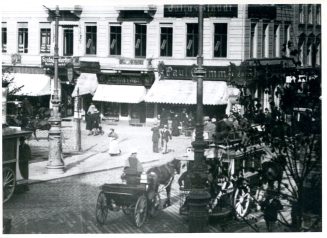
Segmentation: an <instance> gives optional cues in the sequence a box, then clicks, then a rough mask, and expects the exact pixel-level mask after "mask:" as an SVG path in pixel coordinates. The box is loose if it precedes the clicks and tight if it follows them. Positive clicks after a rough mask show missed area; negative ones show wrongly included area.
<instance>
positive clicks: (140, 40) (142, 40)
mask: <svg viewBox="0 0 327 238" xmlns="http://www.w3.org/2000/svg"><path fill="white" fill-rule="evenodd" d="M145 56H146V25H145V24H135V57H145Z"/></svg>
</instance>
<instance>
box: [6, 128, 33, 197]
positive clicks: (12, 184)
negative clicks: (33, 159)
mask: <svg viewBox="0 0 327 238" xmlns="http://www.w3.org/2000/svg"><path fill="white" fill-rule="evenodd" d="M31 134H32V132H31V131H21V130H18V129H17V128H10V127H5V128H3V131H2V158H3V159H2V176H3V179H2V189H3V202H7V201H8V200H9V199H10V198H11V197H12V196H13V194H14V192H15V189H16V186H17V185H23V184H26V183H27V182H28V178H27V177H26V175H25V173H24V171H25V170H26V166H27V169H28V165H26V164H28V161H22V157H23V156H24V157H30V156H31V155H30V154H29V155H27V154H24V155H21V154H20V153H21V152H22V150H20V139H21V138H22V137H25V138H26V137H30V136H31ZM24 153H28V151H24Z"/></svg>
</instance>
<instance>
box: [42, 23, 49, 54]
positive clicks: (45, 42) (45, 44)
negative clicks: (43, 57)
mask: <svg viewBox="0 0 327 238" xmlns="http://www.w3.org/2000/svg"><path fill="white" fill-rule="evenodd" d="M40 41H41V42H40V52H41V53H50V46H51V29H50V28H42V29H41V30H40Z"/></svg>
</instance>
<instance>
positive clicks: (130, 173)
mask: <svg viewBox="0 0 327 238" xmlns="http://www.w3.org/2000/svg"><path fill="white" fill-rule="evenodd" d="M142 172H143V166H142V164H141V162H140V161H139V160H138V159H137V149H136V148H133V149H132V150H131V155H130V156H129V157H128V159H127V160H126V164H125V167H124V173H123V174H122V176H121V179H124V180H126V183H127V184H132V185H135V184H139V183H140V175H141V173H142Z"/></svg>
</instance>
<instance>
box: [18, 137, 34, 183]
mask: <svg viewBox="0 0 327 238" xmlns="http://www.w3.org/2000/svg"><path fill="white" fill-rule="evenodd" d="M31 157H32V153H31V148H30V147H29V145H28V144H25V143H24V144H22V145H20V146H19V170H20V173H21V175H22V176H23V178H24V179H28V162H29V161H30V160H31Z"/></svg>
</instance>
